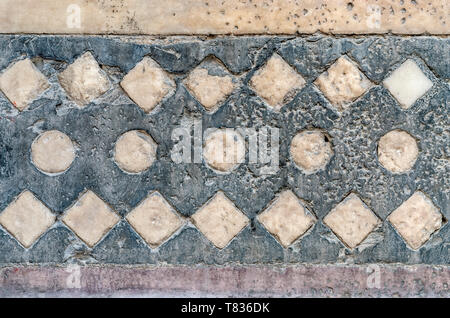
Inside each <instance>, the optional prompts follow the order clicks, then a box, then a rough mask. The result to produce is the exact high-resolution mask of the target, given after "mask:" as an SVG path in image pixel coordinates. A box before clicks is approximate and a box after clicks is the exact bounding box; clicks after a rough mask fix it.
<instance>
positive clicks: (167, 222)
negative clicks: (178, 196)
mask: <svg viewBox="0 0 450 318" xmlns="http://www.w3.org/2000/svg"><path fill="white" fill-rule="evenodd" d="M127 220H128V222H130V224H131V226H132V227H133V228H134V229H135V230H136V231H137V232H138V233H139V235H141V236H142V238H143V239H144V240H145V241H146V242H147V243H148V244H149V245H150V246H151V247H157V246H159V245H160V244H162V243H163V242H164V241H165V240H167V239H168V238H169V237H170V236H171V235H172V234H173V233H174V232H175V231H176V230H177V229H178V228H179V227H180V226H181V225H182V224H183V221H182V220H181V218H180V217H179V216H178V215H177V214H176V212H175V211H174V210H173V208H172V207H171V206H170V205H169V204H168V203H167V201H166V200H165V199H164V198H163V197H162V196H161V194H159V193H158V192H154V193H152V194H151V195H149V196H148V197H147V198H146V199H145V200H144V201H143V202H141V203H140V204H139V205H138V206H137V207H136V208H135V209H134V210H133V211H131V212H130V213H129V214H128V215H127Z"/></svg>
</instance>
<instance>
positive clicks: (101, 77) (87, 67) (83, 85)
mask: <svg viewBox="0 0 450 318" xmlns="http://www.w3.org/2000/svg"><path fill="white" fill-rule="evenodd" d="M58 79H59V83H60V84H61V86H62V88H63V89H64V90H65V91H66V93H67V95H68V96H69V97H70V98H71V99H72V100H73V101H74V102H75V103H77V105H78V106H81V107H83V106H85V105H86V104H88V103H90V102H91V101H93V100H94V99H95V98H97V97H99V96H100V95H102V94H104V93H105V92H106V91H107V90H108V89H109V88H110V87H111V84H110V82H109V79H108V76H107V75H106V73H105V72H104V71H103V70H102V69H101V68H100V66H99V65H98V63H97V61H96V60H95V58H94V57H93V56H92V54H91V53H90V52H86V53H84V54H83V55H81V56H80V57H79V58H77V59H76V60H75V62H73V63H72V64H70V65H69V66H68V67H67V68H66V69H65V70H64V71H63V72H61V73H60V74H59V75H58Z"/></svg>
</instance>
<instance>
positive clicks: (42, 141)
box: [31, 130, 75, 173]
mask: <svg viewBox="0 0 450 318" xmlns="http://www.w3.org/2000/svg"><path fill="white" fill-rule="evenodd" d="M74 159H75V147H74V146H73V143H72V140H70V138H69V137H68V136H67V135H66V134H64V133H62V132H60V131H58V130H49V131H46V132H44V133H42V134H41V135H39V136H38V137H37V138H36V139H35V140H34V141H33V144H32V145H31V161H32V162H33V164H34V165H35V166H36V168H38V169H39V170H40V171H42V172H46V173H62V172H64V171H66V170H67V169H68V168H69V167H70V165H71V164H72V162H73V161H74Z"/></svg>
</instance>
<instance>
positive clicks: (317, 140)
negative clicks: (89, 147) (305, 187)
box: [290, 130, 333, 173]
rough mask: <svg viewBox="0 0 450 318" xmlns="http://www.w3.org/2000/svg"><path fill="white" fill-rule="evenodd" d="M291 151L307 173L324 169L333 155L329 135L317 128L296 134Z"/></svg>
mask: <svg viewBox="0 0 450 318" xmlns="http://www.w3.org/2000/svg"><path fill="white" fill-rule="evenodd" d="M290 152H291V156H292V160H294V162H295V164H296V165H297V166H298V167H300V169H302V170H303V171H304V172H306V173H314V172H317V171H318V170H320V169H324V168H325V166H326V165H327V163H328V162H329V161H330V159H331V157H332V156H333V149H332V148H331V144H330V141H329V140H328V137H326V136H325V135H324V134H323V133H322V132H320V131H317V130H307V131H303V132H300V133H298V134H297V135H295V136H294V138H293V139H292V142H291V148H290Z"/></svg>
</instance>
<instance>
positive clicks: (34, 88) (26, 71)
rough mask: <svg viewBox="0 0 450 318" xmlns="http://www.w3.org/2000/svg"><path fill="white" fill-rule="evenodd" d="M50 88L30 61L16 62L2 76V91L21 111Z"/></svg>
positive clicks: (0, 78) (0, 87)
mask: <svg viewBox="0 0 450 318" xmlns="http://www.w3.org/2000/svg"><path fill="white" fill-rule="evenodd" d="M49 87H50V85H49V83H48V80H47V78H46V77H45V76H44V75H43V74H42V73H41V72H40V71H39V70H38V69H37V68H36V67H35V66H34V64H33V62H31V60H30V59H25V60H21V61H18V62H15V63H13V64H11V65H10V66H8V68H6V69H5V70H4V71H2V73H1V74H0V90H1V91H2V92H3V94H5V96H6V97H7V98H8V99H9V101H10V102H11V103H12V104H13V105H14V106H15V107H16V108H17V109H18V110H19V111H22V110H24V109H25V108H26V107H27V106H28V105H29V104H30V103H31V102H32V101H33V100H35V99H36V98H37V97H39V95H41V94H42V93H43V92H44V91H45V90H46V89H47V88H49Z"/></svg>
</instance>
